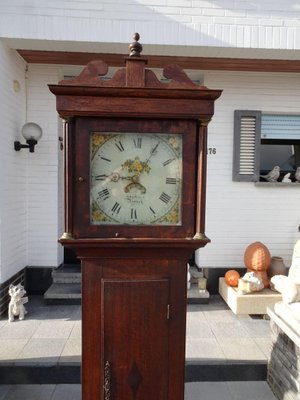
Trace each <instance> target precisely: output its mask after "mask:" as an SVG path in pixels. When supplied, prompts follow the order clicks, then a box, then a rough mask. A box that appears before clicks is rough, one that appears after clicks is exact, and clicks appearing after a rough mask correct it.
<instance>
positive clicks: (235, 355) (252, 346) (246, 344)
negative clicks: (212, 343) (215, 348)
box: [217, 337, 266, 362]
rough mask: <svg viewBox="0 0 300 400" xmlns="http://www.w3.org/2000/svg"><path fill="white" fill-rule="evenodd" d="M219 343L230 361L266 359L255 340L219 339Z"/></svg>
mask: <svg viewBox="0 0 300 400" xmlns="http://www.w3.org/2000/svg"><path fill="white" fill-rule="evenodd" d="M217 340H218V343H219V345H220V347H221V349H222V351H223V352H224V354H225V357H226V360H227V361H229V360H231V361H235V362H237V361H239V360H240V361H242V360H243V361H246V360H248V361H263V360H265V359H266V357H265V356H264V354H263V353H262V351H261V350H260V349H259V347H258V346H257V344H256V343H255V342H254V340H252V339H250V338H243V339H237V338H229V339H228V338H226V339H225V338H224V337H219V338H218V339H217Z"/></svg>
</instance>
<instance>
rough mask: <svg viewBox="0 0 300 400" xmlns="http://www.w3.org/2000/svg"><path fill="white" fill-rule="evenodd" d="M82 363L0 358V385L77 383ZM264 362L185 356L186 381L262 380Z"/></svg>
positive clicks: (263, 379) (264, 370)
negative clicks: (20, 362)
mask: <svg viewBox="0 0 300 400" xmlns="http://www.w3.org/2000/svg"><path fill="white" fill-rule="evenodd" d="M80 371H81V363H80V362H73V363H69V364H67V363H64V364H56V365H51V364H49V363H44V364H42V363H41V364H39V365H36V364H35V365H26V363H24V365H16V364H14V365H10V364H5V363H1V362H0V385H9V384H15V385H16V384H19V385H21V384H62V383H64V384H68V383H69V384H70V383H73V384H74V383H78V384H79V383H80ZM266 377H267V362H266V361H264V362H259V361H258V362H255V361H252V362H251V361H249V362H247V361H245V362H240V361H239V362H236V363H235V362H233V363H230V362H226V363H218V362H216V361H215V360H212V361H211V362H210V361H209V360H208V361H207V362H205V363H203V362H198V361H189V360H186V364H185V382H186V383H188V382H217V381H222V382H230V381H240V382H242V381H265V380H266Z"/></svg>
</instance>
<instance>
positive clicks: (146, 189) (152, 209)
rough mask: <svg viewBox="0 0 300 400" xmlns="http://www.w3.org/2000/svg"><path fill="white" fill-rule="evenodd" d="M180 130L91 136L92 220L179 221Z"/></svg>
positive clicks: (120, 222) (97, 223)
mask: <svg viewBox="0 0 300 400" xmlns="http://www.w3.org/2000/svg"><path fill="white" fill-rule="evenodd" d="M181 191H182V135H181V134H176V135H174V134H165V133H162V134H152V133H151V134H150V133H143V134H137V133H121V134H120V133H103V132H93V133H91V136H90V199H91V204H90V209H91V218H90V219H91V223H92V224H94V225H102V224H132V225H138V224H146V225H181Z"/></svg>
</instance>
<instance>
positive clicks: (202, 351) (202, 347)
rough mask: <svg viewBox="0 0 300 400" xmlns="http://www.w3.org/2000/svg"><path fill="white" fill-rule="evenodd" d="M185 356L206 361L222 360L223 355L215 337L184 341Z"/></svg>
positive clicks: (223, 359)
mask: <svg viewBox="0 0 300 400" xmlns="http://www.w3.org/2000/svg"><path fill="white" fill-rule="evenodd" d="M186 358H187V359H188V360H192V359H196V360H199V361H200V360H201V361H207V362H215V361H219V362H221V363H222V362H224V361H225V355H224V353H223V351H222V348H221V346H220V345H219V343H218V342H217V340H216V339H215V338H211V339H193V340H188V341H187V343H186Z"/></svg>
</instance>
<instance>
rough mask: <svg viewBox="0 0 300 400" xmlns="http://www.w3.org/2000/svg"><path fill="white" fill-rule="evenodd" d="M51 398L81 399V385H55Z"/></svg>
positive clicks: (58, 399) (60, 399) (55, 399)
mask: <svg viewBox="0 0 300 400" xmlns="http://www.w3.org/2000/svg"><path fill="white" fill-rule="evenodd" d="M51 400H81V385H57V386H56V388H55V390H54V393H53V396H52V398H51Z"/></svg>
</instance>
